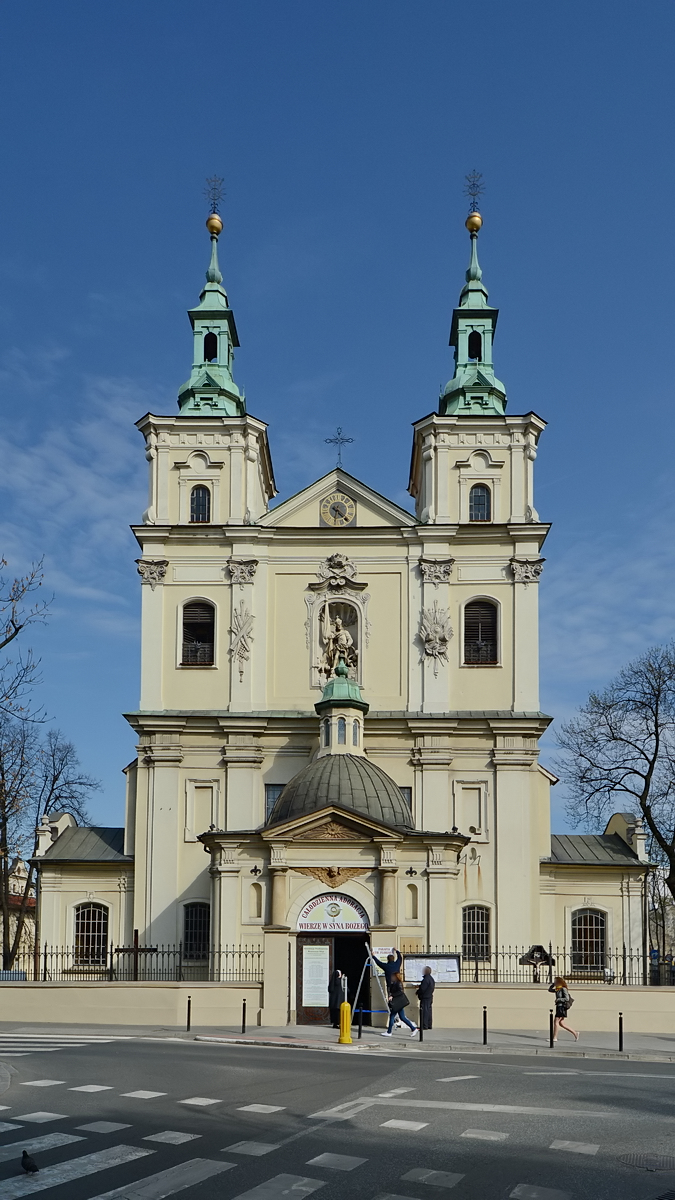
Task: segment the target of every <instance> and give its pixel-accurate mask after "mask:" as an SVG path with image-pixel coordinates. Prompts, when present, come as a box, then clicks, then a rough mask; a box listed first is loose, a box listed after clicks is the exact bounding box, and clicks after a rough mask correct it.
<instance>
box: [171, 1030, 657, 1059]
mask: <svg viewBox="0 0 675 1200" xmlns="http://www.w3.org/2000/svg"><path fill="white" fill-rule="evenodd" d="M194 1041H195V1042H215V1043H219V1044H221V1045H226V1046H227V1045H229V1046H265V1047H267V1048H268V1049H269V1048H273V1049H276V1050H320V1051H324V1052H327V1053H329V1054H332V1053H335V1051H337V1052H338V1053H354V1052H357V1053H358V1052H361V1053H373V1052H375V1053H376V1054H387V1055H391V1052H392V1050H393V1051H394V1052H396V1053H399V1054H401V1053H405V1052H406V1051H410V1050H412V1051H414V1052H415V1053H417V1054H419V1053H420V1052H421V1053H424V1051H425V1049H426V1047H423V1046H419V1045H412V1044H410V1045H409V1044H408V1043H407V1042H405V1043H403V1044H399V1045H398V1046H392V1045H387V1046H377V1045H374V1044H372V1043H371V1042H362V1043H361V1045H359V1044H358V1042H355V1043H354V1044H353V1045H351V1046H339V1045H338V1044H337V1043H336V1042H335V1043H330V1042H300V1041H295V1040H293V1041H291V1040H290V1039H288V1040H287V1039H285V1038H257V1037H250V1038H247V1037H218V1036H216V1035H208V1034H198V1035H197V1036H195V1038H194ZM429 1053H430V1054H499V1055H505V1056H507V1057H510V1056H512V1055H515V1056H518V1057H523V1058H537V1057H543V1058H564V1059H570V1058H574V1059H576V1058H585V1059H614V1060H616V1059H618V1060H619V1061H620V1062H623V1061H630V1062H662V1063H672V1062H675V1054H640V1053H639V1052H638V1051H632V1050H624V1051H621V1052H620V1051H618V1050H590V1049H589V1050H551V1049H549V1048H548V1047H542V1048H541V1049H539V1048H534V1047H533V1048H530V1047H524V1046H472V1045H471V1044H470V1043H469V1044H463V1045H459V1046H455V1045H444V1046H441V1045H436V1046H434V1047H433V1049H432V1047H431V1046H430V1047H429Z"/></svg>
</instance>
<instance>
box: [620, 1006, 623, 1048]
mask: <svg viewBox="0 0 675 1200" xmlns="http://www.w3.org/2000/svg"><path fill="white" fill-rule="evenodd" d="M619 1052H620V1053H623V1013H622V1012H620V1013H619Z"/></svg>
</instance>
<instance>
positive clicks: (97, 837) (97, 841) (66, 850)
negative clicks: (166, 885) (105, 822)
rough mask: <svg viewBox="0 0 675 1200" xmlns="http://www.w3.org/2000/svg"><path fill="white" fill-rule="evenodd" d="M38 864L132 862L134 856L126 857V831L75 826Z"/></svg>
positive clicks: (58, 840) (65, 831)
mask: <svg viewBox="0 0 675 1200" xmlns="http://www.w3.org/2000/svg"><path fill="white" fill-rule="evenodd" d="M38 862H40V863H43V862H97V863H100V862H133V855H130V854H125V853H124V829H106V828H103V827H102V826H100V825H98V826H95V827H92V828H82V827H80V826H79V825H72V826H71V827H70V828H69V829H64V831H63V833H62V834H61V836H60V837H58V838H57V839H56V841H55V842H53V843H52V845H51V846H50V847H49V849H48V850H47V851H46V852H45V854H44V855H43V856H42V858H40V859H38Z"/></svg>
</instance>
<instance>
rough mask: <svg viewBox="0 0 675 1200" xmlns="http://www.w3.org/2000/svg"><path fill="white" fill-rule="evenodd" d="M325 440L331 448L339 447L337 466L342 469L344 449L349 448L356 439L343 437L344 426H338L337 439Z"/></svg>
mask: <svg viewBox="0 0 675 1200" xmlns="http://www.w3.org/2000/svg"><path fill="white" fill-rule="evenodd" d="M324 440H325V441H326V442H327V443H328V444H329V445H331V446H337V452H338V453H337V462H336V464H335V465H336V467H341V466H342V447H343V446H349V445H350V444H351V443H352V442H353V441H354V439H353V438H348V437H343V435H342V426H341V425H338V427H337V430H336V433H335V437H332V438H325V439H324Z"/></svg>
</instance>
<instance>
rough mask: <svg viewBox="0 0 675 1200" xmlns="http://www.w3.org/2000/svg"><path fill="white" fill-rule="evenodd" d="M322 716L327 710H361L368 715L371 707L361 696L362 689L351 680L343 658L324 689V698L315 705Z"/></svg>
mask: <svg viewBox="0 0 675 1200" xmlns="http://www.w3.org/2000/svg"><path fill="white" fill-rule="evenodd" d="M314 707H315V709H316V711H317V712H318V713H319V714H321V713H322V712H324V711H325V710H326V709H327V708H359V709H361V712H364V713H367V712H368V709H369V707H370V706H369V705H368V704H366V701H365V700H364V699H363V697H362V695H361V688H360V686H359V684H358V683H357V682H356V680H355V679H350V678H349V670H348V668H347V665H346V663H345V660H344V659H343V658H341V659H340V661H339V662H338V665H337V666H336V668H335V674H334V676H333V678H332V679H329V680H328V683H327V684H326V686H325V688H324V689H323V696H322V697H321V699H320V700H319V701H318V702H317V703H316V704H315V705H314Z"/></svg>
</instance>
